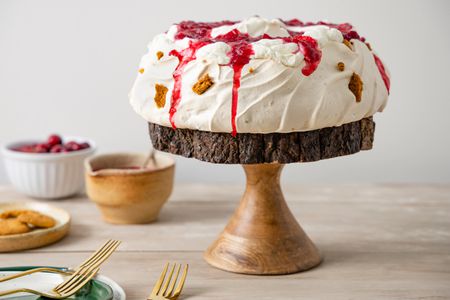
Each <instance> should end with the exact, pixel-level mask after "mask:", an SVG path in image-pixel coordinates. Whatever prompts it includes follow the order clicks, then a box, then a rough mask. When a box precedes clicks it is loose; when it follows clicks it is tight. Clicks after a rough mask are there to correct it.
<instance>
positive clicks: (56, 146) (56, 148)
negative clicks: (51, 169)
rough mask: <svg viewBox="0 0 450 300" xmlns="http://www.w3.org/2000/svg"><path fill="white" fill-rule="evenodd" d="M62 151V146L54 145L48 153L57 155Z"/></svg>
mask: <svg viewBox="0 0 450 300" xmlns="http://www.w3.org/2000/svg"><path fill="white" fill-rule="evenodd" d="M63 150H64V147H63V146H62V145H55V146H53V147H52V148H51V149H50V153H59V152H62V151H63Z"/></svg>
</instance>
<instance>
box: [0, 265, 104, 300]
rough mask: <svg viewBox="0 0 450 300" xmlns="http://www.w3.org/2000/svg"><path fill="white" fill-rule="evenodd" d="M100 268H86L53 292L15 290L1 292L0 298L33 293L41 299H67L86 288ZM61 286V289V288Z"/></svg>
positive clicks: (70, 277) (74, 274)
mask: <svg viewBox="0 0 450 300" xmlns="http://www.w3.org/2000/svg"><path fill="white" fill-rule="evenodd" d="M98 270H99V268H92V267H85V268H83V269H81V270H78V271H77V272H75V273H73V274H72V275H71V276H69V277H68V278H67V279H66V280H64V282H63V283H62V284H60V285H59V286H57V287H56V288H54V289H53V290H51V291H37V290H33V289H29V288H21V289H14V290H9V291H4V292H0V296H6V295H11V294H17V293H31V294H35V295H38V296H41V297H47V298H52V299H65V298H68V297H70V296H72V295H73V294H75V293H76V292H78V291H79V290H80V289H81V288H82V287H84V286H85V285H86V284H87V283H88V282H89V280H91V279H92V277H94V276H95V274H97V272H98ZM60 286H61V287H60Z"/></svg>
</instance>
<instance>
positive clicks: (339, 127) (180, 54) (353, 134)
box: [130, 17, 390, 164]
mask: <svg viewBox="0 0 450 300" xmlns="http://www.w3.org/2000/svg"><path fill="white" fill-rule="evenodd" d="M389 87H390V79H389V74H388V71H387V70H386V68H385V67H384V65H383V63H382V61H381V60H380V58H379V57H378V56H377V55H376V54H375V53H374V52H373V50H372V47H371V46H370V44H369V43H368V42H367V41H366V39H365V38H364V37H362V36H361V35H360V34H359V33H358V32H357V31H356V30H355V29H354V28H353V26H352V25H350V24H348V23H343V24H333V23H328V22H302V21H300V20H298V19H293V20H281V19H273V20H267V19H264V18H261V17H251V18H248V19H246V20H243V21H240V22H234V21H222V22H208V23H206V22H193V21H183V22H180V23H178V24H175V25H173V26H171V27H170V28H169V30H168V31H167V32H165V33H162V34H159V35H157V36H156V37H154V39H153V40H152V41H151V42H150V44H149V46H148V52H147V53H146V54H145V55H144V56H143V57H142V60H141V62H140V66H139V69H138V74H137V79H136V82H135V83H134V86H133V88H132V90H131V92H130V102H131V105H132V107H133V108H134V110H135V111H136V112H137V113H138V114H139V115H141V116H142V117H143V118H144V119H145V120H146V121H148V123H149V130H150V136H151V139H152V142H153V145H154V147H155V148H156V149H158V150H161V151H166V152H171V153H174V154H179V155H183V156H186V157H194V158H197V159H200V160H204V161H209V162H214V163H240V164H252V163H270V162H279V163H291V162H307V161H315V160H319V159H325V158H330V157H335V156H340V155H347V154H352V153H356V152H358V151H360V150H366V149H370V148H371V147H372V142H373V135H374V129H375V124H374V122H373V120H372V116H373V115H374V114H375V113H376V112H380V111H382V110H383V109H384V107H385V105H386V102H387V98H388V95H389Z"/></svg>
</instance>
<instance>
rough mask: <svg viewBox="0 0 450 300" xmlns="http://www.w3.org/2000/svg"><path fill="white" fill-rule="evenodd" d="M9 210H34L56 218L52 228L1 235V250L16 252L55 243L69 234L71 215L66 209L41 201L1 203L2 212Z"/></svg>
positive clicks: (0, 210) (0, 209)
mask: <svg viewBox="0 0 450 300" xmlns="http://www.w3.org/2000/svg"><path fill="white" fill-rule="evenodd" d="M7 210H34V211H37V212H40V213H42V214H45V215H47V216H50V217H52V218H54V219H55V220H56V225H55V226H54V227H52V228H36V229H33V230H32V231H30V232H27V233H20V234H12V235H2V236H0V252H14V251H21V250H27V249H33V248H39V247H43V246H46V245H50V244H53V243H55V242H57V241H59V240H61V239H62V238H63V237H65V236H66V235H67V233H68V232H69V228H70V215H69V213H68V212H66V211H65V210H63V209H61V208H58V207H55V206H53V205H49V204H45V203H40V202H17V203H0V213H1V212H3V211H7Z"/></svg>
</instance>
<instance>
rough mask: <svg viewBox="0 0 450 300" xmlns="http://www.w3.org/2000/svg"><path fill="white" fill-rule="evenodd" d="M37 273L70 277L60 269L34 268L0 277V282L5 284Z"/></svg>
mask: <svg viewBox="0 0 450 300" xmlns="http://www.w3.org/2000/svg"><path fill="white" fill-rule="evenodd" d="M38 272H50V273H58V274H62V275H70V273H69V272H67V271H64V270H62V269H56V268H48V267H43V268H35V269H31V270H28V271H23V272H20V273H17V274H13V275H9V276H4V277H0V282H5V281H8V280H12V279H16V278H19V277H23V276H27V275H30V274H33V273H38Z"/></svg>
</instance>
